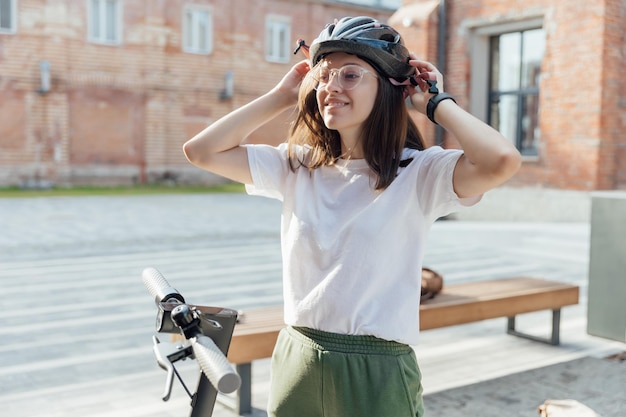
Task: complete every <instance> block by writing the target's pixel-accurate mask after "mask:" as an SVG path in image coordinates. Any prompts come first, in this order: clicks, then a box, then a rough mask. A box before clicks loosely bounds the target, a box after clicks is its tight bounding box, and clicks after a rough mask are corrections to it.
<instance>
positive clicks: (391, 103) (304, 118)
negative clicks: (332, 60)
mask: <svg viewBox="0 0 626 417" xmlns="http://www.w3.org/2000/svg"><path fill="white" fill-rule="evenodd" d="M314 87H315V80H313V77H310V76H306V77H305V78H304V80H303V82H302V86H301V87H300V93H299V96H298V108H297V109H298V111H297V115H296V119H295V120H294V122H293V124H292V125H291V130H290V135H289V141H288V142H289V166H290V168H291V169H292V170H295V169H297V168H298V167H300V166H303V167H306V168H308V169H315V168H319V167H321V166H324V165H333V164H334V163H335V161H336V160H337V159H338V158H340V157H341V140H340V136H339V132H338V131H336V130H331V129H328V128H327V127H326V125H325V124H324V119H323V118H322V115H321V114H320V112H319V109H318V106H317V98H316V95H315V94H316V91H315V88H314ZM403 88H404V87H399V86H394V85H393V84H391V83H390V82H388V81H387V80H385V79H383V78H381V77H380V75H379V77H378V90H377V94H376V100H375V103H376V105H375V106H374V108H373V109H372V112H371V113H370V115H369V116H368V117H367V119H366V120H365V121H364V122H363V125H362V126H361V138H362V141H363V150H364V154H365V155H364V156H365V160H366V161H367V163H368V165H369V167H370V168H371V169H372V171H374V173H375V174H376V177H377V181H376V186H375V187H376V190H384V189H385V188H387V187H388V186H389V184H391V182H392V181H393V180H394V178H395V177H396V175H397V173H398V168H399V166H400V163H401V161H400V158H401V156H402V150H403V149H404V148H411V149H419V150H422V149H424V142H423V140H422V136H421V134H420V132H419V130H418V128H417V126H416V125H415V123H414V122H413V120H412V119H411V118H410V117H409V114H408V111H407V106H406V103H405V102H404V96H403ZM293 145H304V146H306V147H309V148H310V152H308V154H307V155H308V156H307V158H306V160H304V159H303V158H302V156H298V155H296V153H295V151H294V147H293Z"/></svg>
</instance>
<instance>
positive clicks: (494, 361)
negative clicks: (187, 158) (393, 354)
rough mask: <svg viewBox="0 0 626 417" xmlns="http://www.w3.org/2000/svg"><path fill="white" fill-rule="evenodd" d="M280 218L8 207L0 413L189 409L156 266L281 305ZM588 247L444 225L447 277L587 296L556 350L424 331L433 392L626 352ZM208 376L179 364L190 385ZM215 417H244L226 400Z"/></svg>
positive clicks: (134, 202) (437, 263)
mask: <svg viewBox="0 0 626 417" xmlns="http://www.w3.org/2000/svg"><path fill="white" fill-rule="evenodd" d="M279 210H280V209H279V205H278V203H277V202H275V201H272V200H267V199H262V198H256V197H249V196H245V195H237V194H221V195H208V194H207V195H167V196H126V197H82V198H70V197H60V198H35V199H5V200H0V231H1V233H0V288H2V293H3V297H1V298H0V308H1V311H2V315H0V404H3V412H2V414H3V415H4V414H5V412H6V415H11V416H21V417H44V416H45V417H56V416H64V417H67V416H90V417H105V416H107V417H108V416H116V417H125V416H128V417H130V416H133V417H141V416H157V417H160V416H163V417H164V416H181V415H186V414H187V413H188V411H187V410H188V403H189V400H188V398H187V397H186V394H185V393H184V391H183V390H182V388H180V387H179V386H178V385H177V386H176V387H175V390H174V393H173V396H172V399H171V400H170V401H169V402H167V403H164V402H162V401H161V400H160V396H161V394H162V391H163V388H164V384H165V372H163V371H162V370H160V369H159V368H158V367H157V365H156V362H155V360H154V358H153V356H152V346H151V340H150V338H151V336H152V334H153V333H154V331H153V330H154V323H153V321H154V317H155V312H156V310H155V307H154V304H153V302H152V300H150V297H149V296H148V295H147V292H146V290H145V289H144V288H143V286H142V284H141V277H140V274H141V271H142V270H143V268H145V267H148V266H153V267H156V268H157V269H159V270H160V271H161V272H162V273H163V274H164V275H165V277H166V278H167V279H168V280H169V281H170V283H172V284H173V285H174V286H175V287H176V288H178V289H179V291H181V293H183V294H184V295H185V296H186V298H187V300H188V301H189V302H191V303H195V304H201V305H219V306H225V307H231V308H236V309H248V308H252V307H259V306H263V305H274V304H277V303H279V302H280V301H281V294H282V293H281V291H282V289H281V282H280V247H279V227H280V218H279V216H280V212H279ZM588 241H589V226H588V225H587V224H586V223H504V222H497V223H488V222H464V221H442V222H438V223H436V224H435V226H434V227H433V231H432V234H431V245H430V247H429V250H428V252H427V255H426V264H427V265H428V266H430V267H432V268H435V269H438V270H439V271H441V272H442V273H443V275H444V279H445V280H446V282H448V283H452V282H462V281H472V280H482V279H489V278H497V277H506V276H512V275H519V274H528V275H535V276H543V277H545V278H549V279H554V280H561V281H564V282H571V283H575V284H578V285H580V287H581V299H580V304H579V305H578V306H573V307H569V308H566V309H564V311H563V317H562V320H563V321H562V333H561V338H562V344H561V345H560V346H558V347H553V346H544V345H541V344H538V343H534V342H531V341H527V340H522V339H518V338H515V337H511V336H507V335H505V334H504V328H505V322H504V321H501V320H488V321H485V322H481V323H474V324H470V325H464V326H455V327H452V328H447V329H439V330H432V331H428V332H424V333H423V335H422V343H421V344H420V345H419V346H417V347H416V352H417V354H418V359H419V361H420V366H421V368H422V372H423V374H424V388H425V393H426V394H427V396H429V395H432V396H435V395H438V394H439V393H444V392H452V391H450V390H454V389H465V388H466V387H471V386H478V385H477V384H481V383H486V382H487V381H490V380H493V379H494V378H502V377H508V376H511V375H515V374H516V373H518V372H524V371H528V370H532V369H538V368H543V367H546V366H551V365H555V364H560V363H566V362H568V361H572V360H579V359H581V358H585V357H593V358H602V357H605V356H608V355H610V354H612V353H616V352H619V351H623V350H626V346H625V345H624V344H623V343H619V342H613V341H609V340H605V339H599V338H594V337H591V336H588V335H587V334H586V332H585V323H586V322H585V318H586V316H585V312H586V288H587V275H588V273H587V268H588V256H589V242H588ZM548 322H549V319H548V316H547V315H544V314H542V313H536V314H531V315H528V317H526V318H524V319H523V320H520V321H519V324H520V326H523V328H524V329H525V330H527V331H535V332H543V331H545V332H547V331H548V328H549V323H548ZM267 365H268V361H258V363H255V364H254V366H253V380H254V383H253V405H254V406H255V407H256V411H255V415H264V412H263V411H262V409H263V408H264V404H265V401H266V396H267V378H268V366H267ZM615 366H620V365H619V364H617V365H615ZM620 369H622V370H623V366H622V368H620ZM196 371H197V369H196V368H195V365H194V364H193V363H184V364H182V367H181V372H182V373H183V374H184V375H186V376H187V377H188V383H189V385H190V388H192V389H193V387H194V386H195V381H194V378H195V374H196ZM600 372H601V371H600ZM600 376H601V375H600ZM189 381H191V382H189ZM507 384H508V387H509V388H512V389H513V388H514V392H515V393H516V396H517V398H518V399H519V401H520V402H521V403H522V405H523V406H527V407H528V409H529V410H530V411H531V412H530V413H529V414H528V415H529V416H530V415H535V413H534V409H535V408H536V406H537V405H538V404H534V402H536V400H535V399H534V398H531V397H530V396H528V395H526V394H525V392H524V389H523V386H515V384H516V382H515V379H513V380H511V381H509V382H508V383H507ZM476 392H480V390H479V391H476ZM561 392H562V391H561ZM561 392H560V393H561ZM465 394H467V392H466V391H464V392H463V393H462V394H459V395H465ZM546 395H548V393H546ZM560 395H565V394H560ZM579 400H581V401H583V400H584V399H583V398H580V399H579ZM467 401H470V402H474V401H475V402H480V401H489V399H488V398H485V394H484V393H483V394H475V397H474V398H469V399H467ZM526 401H527V402H528V404H526V403H525V402H526ZM583 402H584V401H583ZM437 404H438V401H436V400H435V397H433V400H432V402H431V407H430V408H428V407H429V404H428V402H427V409H428V410H429V415H431V416H436V415H441V414H438V413H437V411H438V409H437ZM214 415H215V416H223V417H227V416H233V415H234V414H233V413H232V412H230V411H229V410H228V409H226V408H225V407H223V406H222V405H218V406H217V407H216V411H215V413H214ZM490 415H492V414H488V413H483V415H481V417H489V416H490ZM448 416H449V414H448ZM494 417H495V415H494ZM603 417H612V415H604V416H603ZM614 417H618V414H615V415H614ZM620 417H622V416H620Z"/></svg>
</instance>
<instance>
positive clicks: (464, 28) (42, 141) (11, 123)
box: [0, 0, 626, 191]
mask: <svg viewBox="0 0 626 417" xmlns="http://www.w3.org/2000/svg"><path fill="white" fill-rule="evenodd" d="M362 14H366V15H371V16H374V17H377V18H379V19H381V20H383V21H389V22H390V23H392V24H393V25H394V27H396V28H397V29H398V30H400V31H401V32H402V34H403V36H404V38H405V40H406V43H407V44H408V46H409V47H410V49H412V50H414V51H415V52H416V53H417V54H418V55H419V56H421V57H424V58H426V59H428V60H430V61H432V62H434V63H436V64H437V65H438V66H439V67H440V68H441V69H442V71H443V72H444V74H445V77H446V78H445V80H446V90H447V91H449V92H451V93H452V94H453V95H454V96H455V97H456V99H457V102H458V103H459V104H460V105H461V106H463V107H464V108H466V109H468V110H469V111H470V112H471V113H473V114H474V115H476V116H477V117H479V118H481V119H483V120H485V121H487V122H488V123H490V124H491V125H492V126H494V127H495V128H497V129H499V130H500V131H502V132H503V133H504V134H505V135H506V136H507V137H508V138H510V139H511V140H512V141H514V142H515V143H516V145H517V146H518V148H519V149H520V151H521V152H522V154H523V155H524V162H523V166H522V168H521V170H520V172H519V174H518V175H517V176H516V177H515V178H514V179H512V180H511V181H510V182H509V183H508V184H507V186H508V187H513V188H523V187H543V188H549V189H559V190H582V191H593V190H606V189H609V190H613V189H626V134H625V132H626V81H625V80H626V77H624V76H623V68H624V67H626V66H625V64H626V62H625V61H626V60H625V55H626V40H625V32H626V27H625V21H626V3H625V2H624V0H596V1H594V2H588V1H583V0H568V1H562V2H554V1H551V0H525V1H524V2H520V1H517V0H505V1H502V0H481V1H476V0H447V1H446V0H413V1H411V0H405V1H404V2H403V3H402V4H400V1H399V0H396V1H394V0H369V1H367V0H365V1H358V0H352V1H330V0H317V1H315V0H291V1H288V0H282V1H281V0H271V1H270V0H259V1H249V0H190V1H182V0H164V1H159V2H152V1H149V2H142V1H131V0H67V1H61V0H0V186H10V185H29V184H35V185H37V184H44V185H45V184H54V185H59V186H64V185H79V184H97V185H106V184H132V183H146V182H155V181H162V180H168V181H171V180H173V181H176V182H179V183H197V182H203V183H206V182H212V181H216V180H217V179H216V178H215V177H212V176H210V175H208V174H206V173H203V172H201V171H200V170H197V169H194V168H193V167H191V166H190V165H189V164H188V163H187V161H186V160H185V158H184V156H183V154H182V151H181V146H182V144H183V143H184V142H185V141H186V140H187V139H189V138H190V137H192V136H193V135H195V134H196V133H197V132H199V131H200V130H202V128H204V127H205V126H206V125H208V124H210V123H211V122H213V121H215V120H216V119H218V118H219V117H220V116H222V115H224V114H226V113H228V112H229V111H232V110H233V109H235V108H237V107H239V106H241V105H243V104H245V103H247V102H249V101H250V100H252V99H254V98H255V97H258V96H259V95H261V94H263V93H264V92H265V91H267V90H268V89H269V88H271V87H272V86H273V85H274V84H275V83H276V82H277V81H278V80H280V78H281V76H282V75H283V74H284V73H285V72H286V71H287V70H288V69H289V68H290V66H291V65H293V64H294V63H295V62H297V61H298V60H300V59H302V55H296V56H294V55H293V54H292V51H293V49H294V46H295V41H296V39H298V38H303V39H305V40H307V42H308V43H310V41H311V40H312V39H313V38H315V37H316V35H317V34H318V33H319V30H320V28H322V27H323V26H324V25H325V24H326V23H328V22H330V21H332V20H333V19H335V18H338V17H342V16H346V15H362ZM412 114H413V115H414V117H415V118H416V120H417V121H418V125H419V126H420V128H421V129H422V130H423V133H424V135H425V137H426V138H427V142H428V143H429V144H442V145H444V146H447V147H455V146H456V143H455V141H454V138H453V137H450V136H449V135H446V134H445V132H442V131H441V130H437V129H436V128H435V127H434V126H433V125H432V124H430V123H429V122H428V121H426V120H425V118H424V117H423V116H421V115H417V114H416V112H415V111H413V112H412ZM289 117H290V115H289V114H285V115H283V116H282V117H279V118H277V119H276V120H275V121H273V122H272V123H269V124H268V125H267V126H263V127H261V128H260V129H271V131H272V132H276V134H281V135H286V133H287V126H288V122H289ZM254 137H255V134H254V133H252V134H251V136H250V140H251V141H254Z"/></svg>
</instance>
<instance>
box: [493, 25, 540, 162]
mask: <svg viewBox="0 0 626 417" xmlns="http://www.w3.org/2000/svg"><path fill="white" fill-rule="evenodd" d="M489 47H490V83H489V84H490V87H489V110H488V121H489V124H490V125H491V126H493V127H494V128H496V129H498V130H499V131H500V133H502V134H503V135H504V136H506V137H507V138H509V139H511V140H513V141H514V143H515V144H516V146H517V148H518V149H519V150H520V152H521V153H522V155H538V150H539V76H540V74H541V62H542V60H543V55H544V50H545V35H544V31H543V29H529V30H523V31H519V32H510V33H504V34H500V35H495V36H491V38H490V44H489Z"/></svg>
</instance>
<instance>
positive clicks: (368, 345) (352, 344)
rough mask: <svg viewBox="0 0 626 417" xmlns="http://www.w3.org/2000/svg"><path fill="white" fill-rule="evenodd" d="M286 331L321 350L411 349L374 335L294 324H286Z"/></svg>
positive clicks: (390, 352)
mask: <svg viewBox="0 0 626 417" xmlns="http://www.w3.org/2000/svg"><path fill="white" fill-rule="evenodd" d="M287 332H288V333H289V334H290V335H291V336H292V337H294V338H296V339H297V340H299V341H300V342H301V343H303V344H305V345H308V346H311V347H313V348H315V349H318V350H322V351H331V352H342V353H361V354H368V355H370V354H371V355H376V354H378V355H403V354H407V353H410V352H412V351H413V348H411V346H409V345H405V344H403V343H399V342H394V341H389V340H384V339H380V338H378V337H375V336H367V335H349V334H339V333H329V332H325V331H322V330H316V329H311V328H308V327H296V326H288V327H287Z"/></svg>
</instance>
